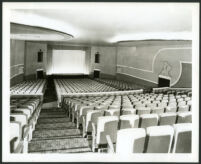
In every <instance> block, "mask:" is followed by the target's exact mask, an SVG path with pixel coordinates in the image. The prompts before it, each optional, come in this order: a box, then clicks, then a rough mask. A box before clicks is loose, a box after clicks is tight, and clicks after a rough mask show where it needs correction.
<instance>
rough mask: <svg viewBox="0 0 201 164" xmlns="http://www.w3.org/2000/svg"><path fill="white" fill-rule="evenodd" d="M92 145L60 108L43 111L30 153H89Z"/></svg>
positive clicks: (31, 143) (30, 144) (30, 145)
mask: <svg viewBox="0 0 201 164" xmlns="http://www.w3.org/2000/svg"><path fill="white" fill-rule="evenodd" d="M88 152H91V148H90V143H89V140H87V138H83V137H82V135H81V132H80V130H79V129H76V126H75V124H74V123H72V122H70V120H69V118H67V116H66V114H65V112H64V111H63V110H62V109H59V108H49V109H42V110H41V113H40V116H39V118H38V121H37V124H36V128H35V131H34V132H33V138H32V140H31V142H30V143H29V153H88Z"/></svg>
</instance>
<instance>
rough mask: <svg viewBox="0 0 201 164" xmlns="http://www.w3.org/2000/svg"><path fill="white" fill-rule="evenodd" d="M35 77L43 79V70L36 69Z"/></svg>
mask: <svg viewBox="0 0 201 164" xmlns="http://www.w3.org/2000/svg"><path fill="white" fill-rule="evenodd" d="M36 77H37V79H43V78H44V75H43V70H37V71H36Z"/></svg>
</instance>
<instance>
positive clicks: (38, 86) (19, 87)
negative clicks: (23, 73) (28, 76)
mask: <svg viewBox="0 0 201 164" xmlns="http://www.w3.org/2000/svg"><path fill="white" fill-rule="evenodd" d="M45 85H46V80H41V79H40V80H32V81H23V82H21V83H18V84H16V85H14V86H13V87H11V88H10V94H11V95H27V94H28V95H36V94H43V92H44V88H45Z"/></svg>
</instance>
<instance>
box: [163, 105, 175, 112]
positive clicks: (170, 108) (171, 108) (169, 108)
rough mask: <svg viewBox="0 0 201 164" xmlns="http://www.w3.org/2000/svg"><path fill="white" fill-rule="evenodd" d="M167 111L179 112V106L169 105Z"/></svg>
mask: <svg viewBox="0 0 201 164" xmlns="http://www.w3.org/2000/svg"><path fill="white" fill-rule="evenodd" d="M165 112H166V113H169V112H177V107H176V106H175V107H174V106H167V107H166V108H165Z"/></svg>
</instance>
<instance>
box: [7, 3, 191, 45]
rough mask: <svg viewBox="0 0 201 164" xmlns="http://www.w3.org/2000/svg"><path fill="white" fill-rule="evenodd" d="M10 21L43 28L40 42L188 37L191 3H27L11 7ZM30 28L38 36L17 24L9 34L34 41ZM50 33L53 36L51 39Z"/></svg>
mask: <svg viewBox="0 0 201 164" xmlns="http://www.w3.org/2000/svg"><path fill="white" fill-rule="evenodd" d="M25 8H26V9H25ZM10 20H11V22H12V23H17V24H24V25H29V26H36V27H35V28H37V27H41V29H42V28H44V29H43V33H46V34H49V36H48V35H46V36H45V35H44V36H41V38H40V39H39V40H40V41H56V42H58V43H68V44H75V45H114V44H116V43H118V42H120V41H130V40H134V41H136V40H161V39H162V40H191V39H192V38H191V35H192V6H191V5H189V4H184V3H49V4H47V3H46V4H45V3H40V4H39V3H35V4H33V3H32V5H30V3H29V4H26V5H21V6H17V7H16V8H14V9H12V11H11V17H10ZM23 28H26V27H25V26H24V27H23ZM50 29H51V30H52V31H50ZM34 31H35V34H36V33H37V34H39V35H42V34H41V31H40V30H39V31H37V30H36V29H34V27H33V28H30V27H29V30H25V29H20V27H19V28H15V30H12V28H11V37H12V36H14V35H12V34H16V33H17V34H18V38H17V37H16V39H20V38H21V39H23V37H20V35H21V36H25V34H26V38H25V40H34V39H33V38H34V37H33V35H31V34H33V33H34ZM36 31H37V32H36ZM45 31H46V32H45ZM50 33H51V35H52V36H54V35H55V36H57V37H55V40H54V37H50ZM29 34H30V37H29ZM68 34H70V35H72V36H73V38H71V37H69V36H70V35H68ZM63 35H66V38H65V39H64V38H63V37H64V36H63ZM59 36H60V37H59ZM61 36H63V37H61ZM67 36H68V37H67ZM13 38H15V37H13ZM35 40H37V37H35Z"/></svg>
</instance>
